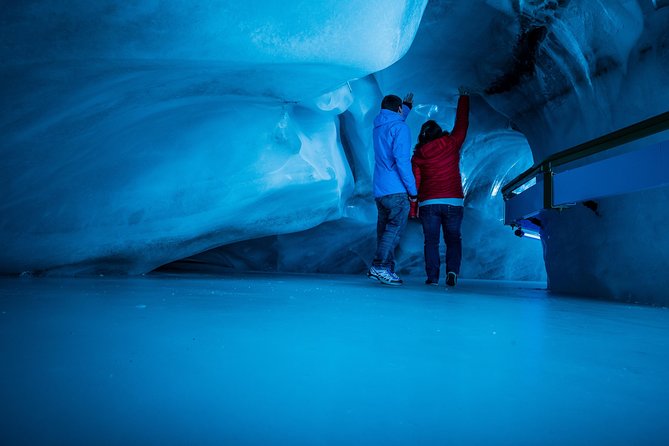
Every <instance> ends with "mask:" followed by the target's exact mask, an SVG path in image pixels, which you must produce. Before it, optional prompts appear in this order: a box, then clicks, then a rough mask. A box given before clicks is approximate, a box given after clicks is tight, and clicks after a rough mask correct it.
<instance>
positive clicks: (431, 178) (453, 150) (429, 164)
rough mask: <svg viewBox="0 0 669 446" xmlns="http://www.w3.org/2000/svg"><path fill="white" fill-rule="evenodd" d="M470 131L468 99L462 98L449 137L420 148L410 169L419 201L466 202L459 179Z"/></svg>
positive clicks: (446, 136) (462, 96)
mask: <svg viewBox="0 0 669 446" xmlns="http://www.w3.org/2000/svg"><path fill="white" fill-rule="evenodd" d="M468 127H469V96H467V95H461V96H460V98H459V99H458V109H457V112H456V114H455V125H454V126H453V131H452V132H451V133H450V134H444V136H442V137H440V138H438V139H435V140H434V141H430V142H429V143H427V144H425V145H424V146H422V147H420V148H418V149H417V150H416V151H415V152H414V154H413V157H412V158H411V167H412V169H413V174H414V177H416V186H417V187H418V201H425V200H431V199H433V198H464V193H463V192H462V178H461V176H460V148H461V147H462V143H463V142H464V141H465V136H467V128H468Z"/></svg>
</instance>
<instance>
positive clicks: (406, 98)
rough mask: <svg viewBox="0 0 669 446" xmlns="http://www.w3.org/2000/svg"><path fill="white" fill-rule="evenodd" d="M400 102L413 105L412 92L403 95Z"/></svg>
mask: <svg viewBox="0 0 669 446" xmlns="http://www.w3.org/2000/svg"><path fill="white" fill-rule="evenodd" d="M402 102H404V103H405V104H406V105H408V106H409V107H411V106H412V105H413V93H411V92H409V93H407V95H406V96H404V100H403V101H402Z"/></svg>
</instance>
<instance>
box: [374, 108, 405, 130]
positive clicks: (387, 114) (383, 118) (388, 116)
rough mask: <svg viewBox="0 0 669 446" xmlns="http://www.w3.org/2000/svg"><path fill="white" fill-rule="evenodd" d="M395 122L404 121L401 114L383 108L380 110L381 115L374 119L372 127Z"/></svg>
mask: <svg viewBox="0 0 669 446" xmlns="http://www.w3.org/2000/svg"><path fill="white" fill-rule="evenodd" d="M395 121H404V118H403V117H402V115H401V114H399V113H397V112H394V111H390V110H386V109H385V108H384V109H381V113H379V114H378V115H377V116H376V118H374V127H381V126H382V125H386V124H390V123H392V122H395Z"/></svg>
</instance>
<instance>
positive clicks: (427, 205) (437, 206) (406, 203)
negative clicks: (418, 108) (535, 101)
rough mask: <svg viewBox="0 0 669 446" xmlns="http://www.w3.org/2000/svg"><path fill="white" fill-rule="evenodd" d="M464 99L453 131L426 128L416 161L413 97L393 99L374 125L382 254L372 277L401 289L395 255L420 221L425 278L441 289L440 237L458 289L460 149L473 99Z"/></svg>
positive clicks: (450, 279) (451, 282)
mask: <svg viewBox="0 0 669 446" xmlns="http://www.w3.org/2000/svg"><path fill="white" fill-rule="evenodd" d="M459 92H460V97H459V98H458V107H457V112H456V118H455V125H454V127H453V130H452V131H451V132H450V133H449V132H447V131H443V130H442V129H441V127H440V126H439V124H437V123H436V122H435V121H433V120H429V121H427V122H425V123H424V124H423V125H422V127H421V129H420V135H418V144H416V147H415V151H414V154H413V156H411V146H412V143H411V133H410V131H409V126H408V125H407V124H406V122H405V120H406V118H407V116H408V115H409V112H410V111H411V108H412V106H413V94H412V93H409V94H407V95H406V97H405V98H404V100H402V99H400V97H399V96H395V95H388V96H386V97H384V98H383V101H382V102H381V112H380V113H379V115H378V116H377V117H376V118H375V119H374V199H375V201H376V207H377V209H378V218H377V223H376V242H377V246H376V253H375V255H374V260H373V262H372V266H371V267H370V268H369V271H368V272H367V276H368V277H369V278H371V279H376V280H378V281H379V282H381V283H385V284H388V285H401V284H402V279H400V278H399V276H397V274H396V273H395V258H394V252H395V248H396V247H397V245H398V243H399V241H400V236H401V235H402V232H403V231H404V228H405V227H406V224H407V219H408V218H409V217H410V216H411V217H412V218H420V221H421V223H422V225H423V235H424V237H425V250H424V252H425V273H426V274H427V280H426V281H425V283H426V284H428V285H438V284H439V271H440V269H441V261H440V258H439V241H440V237H441V236H440V231H441V230H443V233H444V241H445V242H446V285H448V286H455V284H456V283H457V278H458V274H460V262H461V260H462V239H461V236H460V227H461V225H462V216H463V209H464V193H463V190H462V179H461V175H460V148H461V147H462V143H463V142H464V140H465V136H466V135H467V127H468V126H469V93H468V91H467V90H466V89H465V88H464V87H460V88H459Z"/></svg>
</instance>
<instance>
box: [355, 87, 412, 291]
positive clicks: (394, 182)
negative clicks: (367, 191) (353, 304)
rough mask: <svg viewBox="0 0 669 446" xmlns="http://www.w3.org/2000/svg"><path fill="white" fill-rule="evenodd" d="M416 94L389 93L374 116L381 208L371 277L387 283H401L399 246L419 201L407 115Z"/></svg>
mask: <svg viewBox="0 0 669 446" xmlns="http://www.w3.org/2000/svg"><path fill="white" fill-rule="evenodd" d="M412 105H413V94H412V93H409V94H407V95H406V97H405V98H404V101H402V99H400V98H399V96H395V95H388V96H386V97H384V98H383V101H382V102H381V112H380V113H379V115H378V116H377V117H376V118H375V119H374V199H375V201H376V207H377V209H378V211H379V213H378V219H377V223H376V254H375V255H374V260H373V261H372V266H371V267H370V268H369V271H368V272H367V277H369V278H370V279H376V280H378V281H379V282H381V283H385V284H387V285H401V284H402V280H401V279H400V278H399V277H398V276H397V274H395V248H396V247H397V245H398V243H399V241H400V236H401V235H402V232H404V228H405V227H406V224H407V219H408V216H409V207H410V204H409V203H410V201H416V199H417V198H418V197H417V195H418V192H417V190H416V180H415V179H414V176H413V172H412V171H411V147H412V145H411V132H410V131H409V126H408V125H407V124H406V122H405V120H406V117H407V116H408V115H409V111H410V110H411V107H412Z"/></svg>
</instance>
